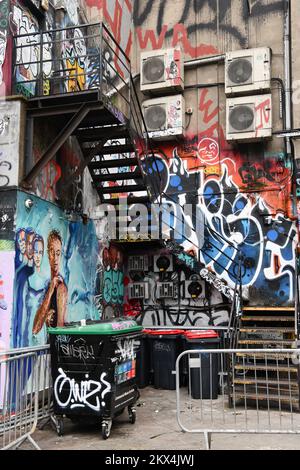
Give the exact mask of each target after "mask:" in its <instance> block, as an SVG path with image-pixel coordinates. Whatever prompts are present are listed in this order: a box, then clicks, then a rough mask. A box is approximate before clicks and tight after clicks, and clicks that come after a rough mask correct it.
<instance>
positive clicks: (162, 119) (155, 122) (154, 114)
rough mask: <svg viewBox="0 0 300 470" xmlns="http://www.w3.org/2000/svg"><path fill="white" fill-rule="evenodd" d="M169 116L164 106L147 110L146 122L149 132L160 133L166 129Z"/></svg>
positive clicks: (151, 107)
mask: <svg viewBox="0 0 300 470" xmlns="http://www.w3.org/2000/svg"><path fill="white" fill-rule="evenodd" d="M166 119H167V114H166V110H165V107H164V106H161V105H154V106H149V108H146V110H145V121H146V125H147V128H148V130H149V131H159V130H161V129H165V127H166Z"/></svg>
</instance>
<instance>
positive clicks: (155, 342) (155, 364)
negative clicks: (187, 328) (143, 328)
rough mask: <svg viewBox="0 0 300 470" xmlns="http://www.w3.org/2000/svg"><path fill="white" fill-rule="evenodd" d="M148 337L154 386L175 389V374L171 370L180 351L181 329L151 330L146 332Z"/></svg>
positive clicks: (173, 369)
mask: <svg viewBox="0 0 300 470" xmlns="http://www.w3.org/2000/svg"><path fill="white" fill-rule="evenodd" d="M148 338H149V340H150V342H151V363H152V368H153V385H154V387H155V388H162V389H166V390H175V389H176V376H175V374H173V371H175V366H176V359H177V357H178V355H179V354H180V353H181V352H182V331H181V330H153V331H151V332H148Z"/></svg>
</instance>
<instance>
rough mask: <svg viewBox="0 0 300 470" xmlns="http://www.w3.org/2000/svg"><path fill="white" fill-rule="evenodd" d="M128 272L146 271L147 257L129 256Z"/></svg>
mask: <svg viewBox="0 0 300 470" xmlns="http://www.w3.org/2000/svg"><path fill="white" fill-rule="evenodd" d="M128 269H129V271H148V256H129V258H128Z"/></svg>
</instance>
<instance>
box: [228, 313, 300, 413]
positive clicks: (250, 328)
mask: <svg viewBox="0 0 300 470" xmlns="http://www.w3.org/2000/svg"><path fill="white" fill-rule="evenodd" d="M296 339H297V319H296V316H295V308H293V307H278V308H275V307H251V306H248V307H243V309H242V315H241V316H240V319H239V325H238V328H237V329H236V346H237V348H239V349H244V350H245V352H238V353H236V354H234V355H233V357H232V362H233V364H232V365H231V369H232V370H234V373H233V374H232V376H231V387H230V392H229V395H230V400H231V402H232V401H233V400H234V401H236V402H238V401H242V402H244V403H248V406H250V405H251V402H252V405H253V403H254V404H255V403H256V405H257V406H258V404H259V405H261V406H268V407H274V408H278V407H279V408H284V406H285V405H286V406H292V407H293V408H295V409H298V410H299V364H297V362H295V361H294V360H293V357H292V353H289V352H284V353H276V352H272V353H268V350H269V351H270V350H273V351H274V350H277V349H291V348H293V347H295V340H296ZM252 349H261V350H263V351H261V352H253V351H250V350H252Z"/></svg>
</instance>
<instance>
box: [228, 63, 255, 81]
mask: <svg viewBox="0 0 300 470" xmlns="http://www.w3.org/2000/svg"><path fill="white" fill-rule="evenodd" d="M252 74H253V66H252V63H251V61H250V60H249V59H246V58H241V59H234V60H233V61H232V62H231V63H230V64H229V66H228V78H229V80H230V81H231V83H232V84H235V85H244V84H246V83H252V81H253V80H252Z"/></svg>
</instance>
